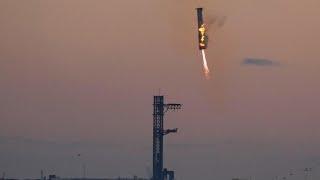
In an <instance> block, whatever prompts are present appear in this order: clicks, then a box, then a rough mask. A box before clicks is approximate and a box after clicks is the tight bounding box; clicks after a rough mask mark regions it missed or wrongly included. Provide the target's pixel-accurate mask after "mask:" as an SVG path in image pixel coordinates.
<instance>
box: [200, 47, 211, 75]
mask: <svg viewBox="0 0 320 180" xmlns="http://www.w3.org/2000/svg"><path fill="white" fill-rule="evenodd" d="M201 53H202V61H203V70H204V75H205V77H206V79H210V70H209V68H208V63H207V58H206V53H205V51H204V49H202V50H201Z"/></svg>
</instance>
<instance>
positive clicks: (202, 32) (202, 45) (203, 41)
mask: <svg viewBox="0 0 320 180" xmlns="http://www.w3.org/2000/svg"><path fill="white" fill-rule="evenodd" d="M202 10H203V9H202V8H197V16H198V37H199V50H200V51H201V54H202V63H203V70H204V75H205V77H206V79H210V70H209V67H208V63H207V58H206V53H205V49H207V46H208V36H207V31H206V27H205V24H204V22H203V16H202Z"/></svg>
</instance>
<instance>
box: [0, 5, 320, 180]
mask: <svg viewBox="0 0 320 180" xmlns="http://www.w3.org/2000/svg"><path fill="white" fill-rule="evenodd" d="M199 5H201V6H203V7H204V8H205V13H206V14H205V17H206V20H207V21H210V20H211V19H213V18H214V17H227V18H226V22H225V24H224V26H222V27H219V28H217V27H216V25H211V26H210V29H209V36H210V42H209V43H210V44H209V48H208V50H207V58H208V63H209V68H210V69H211V72H212V74H211V76H212V78H211V79H210V80H205V78H204V76H203V73H202V65H201V56H200V52H199V51H198V49H197V34H196V29H195V28H196V21H195V20H196V17H195V8H196V7H198V6H199ZM319 8H320V2H319V1H316V0H305V1H299V0H269V1H258V0H238V1H226V0H212V1H209V0H207V1H200V0H199V1H169V0H161V1H156V0H151V1H150V0H149V1H148V0H138V1H129V0H127V1H116V0H108V1H102V0H94V1H89V0H69V1H61V0H55V1H53V0H50V1H41V0H29V1H14V0H2V1H0V24H1V27H0V84H1V88H0V97H1V101H0V107H1V108H0V122H1V126H0V137H1V138H2V139H3V142H7V143H4V144H5V148H3V149H2V151H1V152H2V155H0V157H1V156H3V161H1V158H0V162H1V163H0V171H1V169H4V170H5V171H7V172H8V174H9V175H11V176H13V177H24V176H31V177H33V176H37V175H38V171H39V169H40V168H41V167H42V166H46V168H47V171H50V172H52V173H53V172H54V173H57V174H61V175H64V176H75V175H77V174H76V173H77V170H76V169H77V167H75V166H76V163H74V162H73V163H74V164H72V163H71V164H72V165H70V167H68V168H69V169H70V171H66V170H65V169H63V168H61V169H60V170H59V167H60V166H59V165H57V164H59V162H54V159H50V162H51V164H50V163H43V165H40V164H39V163H38V164H36V165H33V166H32V167H28V165H26V164H27V163H26V162H25V161H23V159H24V157H28V158H30V156H31V155H30V156H28V155H26V154H24V153H22V152H19V151H17V152H16V151H15V149H17V146H18V145H19V143H18V142H20V141H23V140H21V139H32V142H31V143H30V144H28V143H26V142H24V143H25V144H24V148H26V149H29V148H28V147H34V146H36V147H37V146H40V145H39V143H40V144H41V143H43V142H46V143H44V145H47V146H46V148H44V149H43V153H44V154H43V157H46V156H48V155H47V154H51V153H52V150H51V148H49V147H51V146H52V145H48V144H47V143H49V142H55V143H57V144H60V143H61V144H62V145H61V144H60V145H61V146H63V145H64V144H72V143H74V142H79V143H80V144H81V148H82V149H81V148H80V149H81V150H79V151H82V150H83V149H85V150H83V151H86V152H87V154H94V155H92V156H93V157H90V158H89V157H88V160H87V161H88V162H90V163H91V167H92V169H93V170H92V174H91V175H92V176H117V175H132V174H134V173H136V174H138V175H140V176H146V175H145V166H147V165H150V164H151V149H150V148H151V138H152V137H151V133H152V132H151V130H152V129H151V126H152V106H151V105H152V95H154V94H157V92H158V89H159V88H161V89H162V92H163V94H164V95H166V96H167V100H168V102H169V101H170V102H179V103H183V104H184V108H183V110H182V111H181V112H179V113H172V114H169V115H168V116H167V118H168V120H167V121H166V125H168V126H170V127H179V129H180V133H179V134H177V135H174V136H171V137H170V138H169V139H168V140H167V142H168V144H171V146H169V147H168V150H167V151H166V152H167V153H168V154H167V157H171V159H170V160H167V161H166V163H168V166H170V168H173V169H176V170H177V176H178V177H180V179H184V180H188V179H192V177H195V176H196V175H198V174H200V173H201V174H203V176H204V179H211V178H210V177H212V176H216V177H219V178H220V179H230V178H231V177H236V176H244V177H245V176H249V175H252V176H257V177H264V178H266V176H269V175H270V176H273V175H277V174H279V175H281V173H282V174H284V175H285V174H286V173H287V170H289V169H291V168H296V167H300V166H303V167H304V166H307V165H309V164H312V163H313V160H314V159H315V158H318V159H319V157H320V156H319V154H318V152H319V149H320V145H319V142H318V139H319V136H320V132H319V130H318V129H319V128H318V127H319V125H320V122H319V121H318V120H319V118H320V113H319V110H318V109H319V108H318V107H319V103H320V96H319V95H320V94H319V93H320V84H319V80H318V79H319V78H318V77H319V75H320V74H319V73H320V71H319V70H318V69H319V67H320V61H319V57H320V53H319V47H320V34H319V32H320V23H319V17H320V11H319ZM245 58H258V59H261V58H262V59H268V60H271V61H273V62H276V63H277V64H279V65H278V66H264V67H260V66H254V65H243V64H242V62H243V60H244V59H245ZM12 138H13V139H18V140H13V142H14V143H8V141H9V142H11V140H10V139H12ZM8 139H9V140H8ZM17 141H18V142H17ZM32 143H35V144H37V145H33V144H32ZM49 144H50V143H49ZM93 144H94V145H93ZM96 144H106V146H107V145H109V144H112V145H114V144H116V145H117V146H116V147H114V148H115V149H117V148H118V149H117V150H114V151H113V150H110V152H109V151H107V150H106V151H102V150H101V149H103V148H104V147H105V146H103V147H100V146H95V145H96ZM118 145H119V146H118ZM174 145H183V146H186V148H189V149H187V150H186V151H181V149H180V148H179V147H180V146H179V147H178V148H177V147H175V146H174ZM89 147H90V148H89ZM132 147H135V148H133V149H134V150H133V151H131V150H132ZM55 148H56V147H55ZM86 148H88V150H87V149H86ZM99 148H100V150H101V151H100V150H99V151H98V150H97V149H99ZM139 148H141V149H139ZM31 149H32V148H31ZM52 149H54V148H52ZM106 149H108V148H106ZM0 150H1V148H0ZM30 151H31V152H33V153H34V156H36V157H38V156H37V153H35V151H36V150H30ZM73 151H77V150H74V149H72V150H70V149H68V150H64V151H63V152H64V153H66V152H68V153H70V154H72V153H73ZM96 151H98V152H96ZM28 152H29V151H28ZM46 153H47V154H46ZM55 153H56V154H55V155H56V156H57V157H59V155H60V154H59V153H57V152H55ZM99 153H101V156H102V155H103V156H104V157H106V159H104V160H101V159H99V158H98V157H99V156H100V154H99ZM104 153H105V154H104ZM31 154H32V153H31ZM4 156H5V157H4ZM20 156H21V158H20V159H18V160H17V159H16V158H17V157H20ZM63 156H68V155H67V154H63ZM40 157H42V156H39V161H40V162H41V161H42V159H41V158H40ZM60 158H61V157H60ZM130 158H133V159H130ZM188 158H190V159H192V162H194V163H190V159H188ZM62 159H63V158H62ZM128 159H129V160H128ZM310 159H311V160H310ZM106 161H108V162H113V164H115V165H114V166H112V167H109V170H106V171H105V170H104V169H103V168H101V166H106V164H108V163H106ZM48 162H49V160H48ZM116 162H118V163H119V164H118V165H117V163H116ZM246 162H249V165H247V166H246ZM54 163H56V164H54ZM135 163H136V164H135ZM123 164H126V165H123ZM242 164H244V165H242ZM18 165H19V166H18ZM55 165H56V166H57V169H55V170H52V169H50V168H51V167H52V166H55ZM17 166H18V167H20V168H15V167H17ZM71 166H72V167H71ZM239 166H241V168H239ZM310 166H312V165H310ZM133 167H134V168H133ZM213 167H214V168H213ZM227 167H228V168H229V170H228V171H226V170H225V169H226V168H227ZM28 168H29V169H28ZM30 168H31V169H32V168H33V169H32V170H30ZM112 169H113V170H112ZM190 169H192V170H194V173H192V172H190ZM280 169H281V170H280ZM266 179H267V178H266Z"/></svg>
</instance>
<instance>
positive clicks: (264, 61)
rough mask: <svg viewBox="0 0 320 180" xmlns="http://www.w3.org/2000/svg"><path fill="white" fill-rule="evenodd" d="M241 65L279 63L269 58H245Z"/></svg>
mask: <svg viewBox="0 0 320 180" xmlns="http://www.w3.org/2000/svg"><path fill="white" fill-rule="evenodd" d="M242 64H243V65H255V66H279V65H280V63H279V62H276V61H274V60H270V59H262V58H261V59H259V58H246V59H244V60H243V62H242Z"/></svg>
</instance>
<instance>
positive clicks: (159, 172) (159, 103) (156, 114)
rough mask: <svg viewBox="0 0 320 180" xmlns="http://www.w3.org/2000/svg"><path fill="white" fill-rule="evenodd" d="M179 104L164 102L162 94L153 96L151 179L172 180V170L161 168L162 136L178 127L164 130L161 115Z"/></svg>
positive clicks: (173, 131) (175, 130) (175, 108)
mask: <svg viewBox="0 0 320 180" xmlns="http://www.w3.org/2000/svg"><path fill="white" fill-rule="evenodd" d="M181 106H182V105H181V104H165V103H164V97H163V96H154V97H153V176H152V180H167V179H169V180H174V171H168V170H167V169H163V137H164V136H165V135H167V134H170V133H176V132H178V129H177V128H175V129H166V130H164V123H163V117H164V114H165V113H166V112H167V111H168V110H177V109H181Z"/></svg>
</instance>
